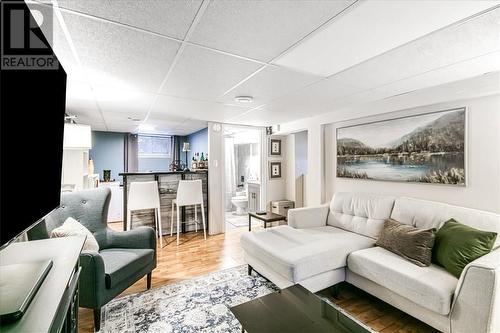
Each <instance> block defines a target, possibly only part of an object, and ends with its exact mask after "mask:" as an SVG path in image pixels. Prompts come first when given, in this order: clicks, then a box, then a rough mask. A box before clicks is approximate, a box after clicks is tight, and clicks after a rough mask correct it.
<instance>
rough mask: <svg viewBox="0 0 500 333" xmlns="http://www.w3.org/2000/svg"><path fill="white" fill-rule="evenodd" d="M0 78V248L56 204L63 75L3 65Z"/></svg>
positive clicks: (59, 70)
mask: <svg viewBox="0 0 500 333" xmlns="http://www.w3.org/2000/svg"><path fill="white" fill-rule="evenodd" d="M19 6H20V8H26V9H27V7H26V5H25V4H24V2H20V3H19ZM7 14H8V13H6V12H4V11H3V10H2V24H3V25H4V24H6V22H7V21H6V20H5V18H6V17H4V15H7ZM26 15H28V16H31V14H29V12H28V13H27V14H26ZM28 16H27V17H28ZM2 28H5V29H7V31H8V27H6V26H2ZM30 29H31V30H33V28H31V27H30ZM4 31H5V30H4ZM39 32H40V31H39ZM37 35H38V36H39V37H41V38H44V37H43V36H42V35H41V34H40V33H38V34H37ZM14 51H16V50H14ZM24 51H26V50H24ZM28 53H29V52H28ZM50 54H52V55H54V53H53V51H52V49H50ZM45 55H46V54H45ZM3 56H4V55H2V57H3ZM2 61H3V58H2ZM3 65H4V63H3V62H2V66H3ZM0 78H1V82H0V84H1V97H0V99H1V110H0V126H1V132H0V140H1V141H0V149H1V150H0V195H1V197H0V202H1V203H0V248H1V247H5V245H7V244H8V243H9V242H10V241H11V240H12V239H13V238H15V237H16V236H17V235H19V234H20V233H22V232H24V231H26V230H27V229H29V228H30V227H31V226H33V225H34V224H35V223H36V222H37V221H39V220H40V219H41V218H43V217H44V216H45V215H47V214H48V213H50V212H51V211H52V210H54V209H55V208H57V207H58V206H59V204H60V195H61V193H60V189H61V166H62V153H63V136H64V116H65V104H66V73H65V71H64V69H63V68H62V66H60V65H59V66H57V67H56V68H51V69H47V68H42V69H29V68H20V69H15V68H6V67H4V66H3V67H2V71H1V75H0Z"/></svg>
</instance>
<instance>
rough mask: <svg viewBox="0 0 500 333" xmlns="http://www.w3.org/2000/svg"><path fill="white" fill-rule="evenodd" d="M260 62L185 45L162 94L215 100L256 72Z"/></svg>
mask: <svg viewBox="0 0 500 333" xmlns="http://www.w3.org/2000/svg"><path fill="white" fill-rule="evenodd" d="M259 67H261V65H260V64H258V63H255V62H252V61H247V60H243V59H240V58H236V57H232V56H228V55H225V54H222V53H219V52H214V51H210V50H207V49H203V48H199V47H194V46H186V48H185V49H184V50H183V52H182V54H181V57H180V60H179V61H178V62H177V64H176V66H175V67H174V69H173V71H172V72H171V74H170V76H169V78H168V80H167V83H166V85H165V86H164V89H163V93H164V94H167V95H172V96H177V97H187V98H196V99H205V100H215V99H216V98H217V97H219V96H221V95H222V94H224V92H226V91H227V90H228V89H230V88H231V87H233V86H234V85H236V84H237V83H238V82H239V81H241V80H243V79H244V78H245V77H246V76H248V75H250V74H251V73H253V72H254V71H256V70H257V69H258V68H259Z"/></svg>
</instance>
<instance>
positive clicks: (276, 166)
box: [269, 162, 281, 179]
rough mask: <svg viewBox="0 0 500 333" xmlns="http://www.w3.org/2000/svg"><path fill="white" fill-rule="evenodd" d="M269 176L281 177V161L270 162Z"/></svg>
mask: <svg viewBox="0 0 500 333" xmlns="http://www.w3.org/2000/svg"><path fill="white" fill-rule="evenodd" d="M269 178H270V179H280V178H281V162H269Z"/></svg>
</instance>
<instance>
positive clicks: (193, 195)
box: [170, 179, 207, 245]
mask: <svg viewBox="0 0 500 333" xmlns="http://www.w3.org/2000/svg"><path fill="white" fill-rule="evenodd" d="M175 205H177V245H179V231H180V224H181V222H180V213H179V208H180V207H182V206H190V205H194V221H195V224H194V225H195V231H196V232H198V223H199V221H198V205H201V220H202V222H203V236H204V237H205V239H207V231H206V228H205V206H204V205H203V192H202V183H201V179H197V180H180V181H179V187H178V188H177V198H176V199H174V200H172V216H171V221H170V236H172V234H173V229H174V209H175Z"/></svg>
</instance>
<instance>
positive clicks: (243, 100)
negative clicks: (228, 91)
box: [234, 96, 253, 103]
mask: <svg viewBox="0 0 500 333" xmlns="http://www.w3.org/2000/svg"><path fill="white" fill-rule="evenodd" d="M234 99H235V100H236V102H238V103H252V101H253V97H252V96H236V97H235V98H234Z"/></svg>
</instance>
